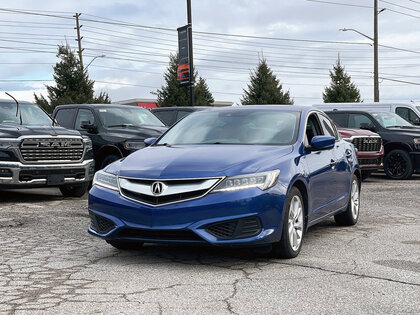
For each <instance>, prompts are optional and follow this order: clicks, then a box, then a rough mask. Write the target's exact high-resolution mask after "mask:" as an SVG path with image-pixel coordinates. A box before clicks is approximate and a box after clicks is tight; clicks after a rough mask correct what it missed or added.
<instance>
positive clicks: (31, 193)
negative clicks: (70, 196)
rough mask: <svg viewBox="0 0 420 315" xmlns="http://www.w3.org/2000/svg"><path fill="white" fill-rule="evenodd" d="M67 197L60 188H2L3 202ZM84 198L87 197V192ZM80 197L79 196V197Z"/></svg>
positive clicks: (1, 199)
mask: <svg viewBox="0 0 420 315" xmlns="http://www.w3.org/2000/svg"><path fill="white" fill-rule="evenodd" d="M64 198H65V197H63V195H62V194H61V192H60V190H59V189H58V188H34V189H19V190H18V189H16V190H0V203H1V202H13V203H17V202H25V203H27V202H43V201H53V200H63V199H64ZM82 198H87V194H86V195H85V196H83V197H82ZM77 199H78V198H77Z"/></svg>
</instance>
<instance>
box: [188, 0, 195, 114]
mask: <svg viewBox="0 0 420 315" xmlns="http://www.w3.org/2000/svg"><path fill="white" fill-rule="evenodd" d="M187 16H188V47H189V53H188V54H189V56H190V58H189V59H190V60H189V63H190V64H189V67H190V82H191V83H190V105H191V106H194V83H195V82H194V63H193V59H194V58H193V43H192V15H191V0H187Z"/></svg>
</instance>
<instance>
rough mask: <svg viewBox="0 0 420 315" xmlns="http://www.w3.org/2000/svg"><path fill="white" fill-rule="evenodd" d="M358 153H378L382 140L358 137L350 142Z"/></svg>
mask: <svg viewBox="0 0 420 315" xmlns="http://www.w3.org/2000/svg"><path fill="white" fill-rule="evenodd" d="M352 143H353V145H354V147H355V148H356V149H357V150H358V151H363V152H379V151H380V150H381V146H382V139H381V138H379V137H360V138H359V137H358V138H354V139H353V141H352Z"/></svg>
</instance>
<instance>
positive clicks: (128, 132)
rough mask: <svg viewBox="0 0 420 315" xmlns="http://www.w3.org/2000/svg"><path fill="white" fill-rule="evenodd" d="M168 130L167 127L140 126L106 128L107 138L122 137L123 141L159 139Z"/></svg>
mask: <svg viewBox="0 0 420 315" xmlns="http://www.w3.org/2000/svg"><path fill="white" fill-rule="evenodd" d="M166 130H168V127H164V126H162V127H160V126H149V125H147V126H141V127H113V128H108V136H114V137H122V138H125V139H146V138H152V137H159V136H160V135H161V134H162V133H164V132H165V131H166Z"/></svg>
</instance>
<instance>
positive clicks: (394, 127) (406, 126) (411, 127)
mask: <svg viewBox="0 0 420 315" xmlns="http://www.w3.org/2000/svg"><path fill="white" fill-rule="evenodd" d="M412 127H414V126H388V127H387V128H412Z"/></svg>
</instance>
